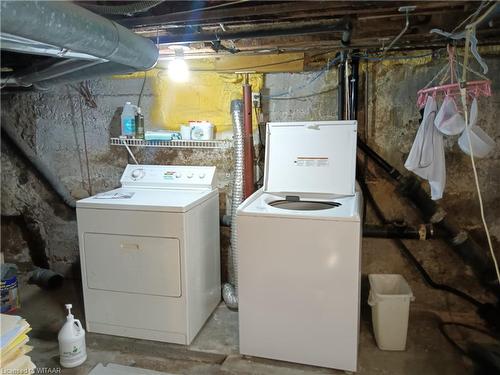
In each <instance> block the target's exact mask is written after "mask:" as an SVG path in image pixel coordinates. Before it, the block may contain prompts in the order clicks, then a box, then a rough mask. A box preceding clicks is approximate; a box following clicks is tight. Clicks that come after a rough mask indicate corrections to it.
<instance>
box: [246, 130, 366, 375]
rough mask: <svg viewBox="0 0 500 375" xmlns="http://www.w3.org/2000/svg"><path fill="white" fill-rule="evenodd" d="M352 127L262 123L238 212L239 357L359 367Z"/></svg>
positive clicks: (357, 240)
mask: <svg viewBox="0 0 500 375" xmlns="http://www.w3.org/2000/svg"><path fill="white" fill-rule="evenodd" d="M356 127H357V124H356V122H355V121H333V122H316V121H314V122H300V123H269V124H268V125H267V134H266V136H267V138H266V139H267V140H266V160H265V175H264V186H263V188H262V189H261V190H259V191H257V192H256V193H254V194H253V195H252V196H251V197H249V198H248V199H247V200H246V201H245V202H243V204H242V205H241V206H240V207H239V209H238V211H237V225H238V253H239V260H238V272H239V277H238V279H239V333H240V352H241V353H242V354H246V355H252V356H258V357H265V358H272V359H278V360H284V361H290V362H297V363H304V364H310V365H316V366H323V367H330V368H336V369H343V370H349V371H356V366H357V356H358V336H359V308H360V279H361V274H360V271H361V270H360V266H361V253H360V244H361V209H362V208H361V207H362V204H361V195H360V194H359V193H358V192H357V191H356V188H355V164H356Z"/></svg>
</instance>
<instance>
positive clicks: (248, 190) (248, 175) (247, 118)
mask: <svg viewBox="0 0 500 375" xmlns="http://www.w3.org/2000/svg"><path fill="white" fill-rule="evenodd" d="M243 130H244V150H245V157H244V159H243V162H244V164H245V169H244V170H245V179H244V186H245V190H244V193H245V195H244V197H245V198H248V197H249V196H250V195H252V193H253V192H254V191H255V185H254V170H253V162H254V148H253V129H252V86H251V85H250V84H249V83H248V74H245V84H244V85H243Z"/></svg>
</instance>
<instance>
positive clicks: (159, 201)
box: [77, 165, 220, 345]
mask: <svg viewBox="0 0 500 375" xmlns="http://www.w3.org/2000/svg"><path fill="white" fill-rule="evenodd" d="M120 181H121V184H122V187H121V188H119V189H116V190H112V191H110V192H107V193H102V194H97V195H95V196H93V197H90V198H86V199H83V200H80V201H78V202H77V220H78V238H79V242H80V260H81V269H82V283H83V295H84V302H85V318H86V323H87V330H88V331H90V332H98V333H104V334H110V335H117V336H126V337H134V338H140V339H148V340H157V341H165V342H172V343H177V344H186V345H187V344H190V343H191V341H192V340H193V339H194V337H195V336H196V334H197V333H198V332H199V330H200V329H201V327H202V326H203V324H204V323H205V321H206V320H207V318H208V317H209V316H210V314H211V313H212V312H213V310H214V309H215V307H216V306H217V304H218V303H219V301H220V259H219V258H220V246H219V194H218V190H217V187H216V185H215V167H190V166H161V165H128V166H127V167H126V169H125V172H124V173H123V175H122V178H121V180H120Z"/></svg>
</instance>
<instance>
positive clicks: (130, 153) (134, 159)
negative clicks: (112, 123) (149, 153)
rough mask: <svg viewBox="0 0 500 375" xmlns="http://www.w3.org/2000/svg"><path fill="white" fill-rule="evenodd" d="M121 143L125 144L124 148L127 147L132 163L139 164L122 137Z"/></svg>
mask: <svg viewBox="0 0 500 375" xmlns="http://www.w3.org/2000/svg"><path fill="white" fill-rule="evenodd" d="M122 143H123V145H124V146H125V148H126V149H127V152H128V154H129V155H130V156H131V157H132V160H133V161H134V163H135V164H137V165H139V163H138V162H137V159H136V158H135V156H134V154H133V152H132V150H131V149H130V147H128V144H127V141H126V140H125V139H122Z"/></svg>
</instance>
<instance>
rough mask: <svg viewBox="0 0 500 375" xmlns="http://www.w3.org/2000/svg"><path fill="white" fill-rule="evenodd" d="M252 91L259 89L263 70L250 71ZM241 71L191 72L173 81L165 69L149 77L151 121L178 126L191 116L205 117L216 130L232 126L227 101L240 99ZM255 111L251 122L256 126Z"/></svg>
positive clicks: (167, 126) (176, 127)
mask: <svg viewBox="0 0 500 375" xmlns="http://www.w3.org/2000/svg"><path fill="white" fill-rule="evenodd" d="M249 81H250V84H251V85H252V91H254V92H256V91H261V89H262V87H263V83H264V76H263V74H250V75H249ZM242 84H243V75H241V74H234V73H231V74H221V73H214V72H191V75H190V79H189V82H185V83H176V82H172V81H171V80H170V79H169V78H168V75H167V71H159V73H158V74H157V75H156V77H153V78H152V87H153V93H154V102H153V106H152V111H151V114H150V116H151V122H152V123H153V124H155V125H156V126H160V127H162V128H166V129H171V130H179V126H180V125H181V124H187V123H188V121H190V120H206V121H210V122H211V123H212V124H214V126H215V130H216V133H217V132H222V131H228V130H231V129H232V122H231V114H230V105H231V100H233V99H242V97H243V91H242ZM256 123H257V121H256V119H255V114H254V119H253V124H254V126H256Z"/></svg>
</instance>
